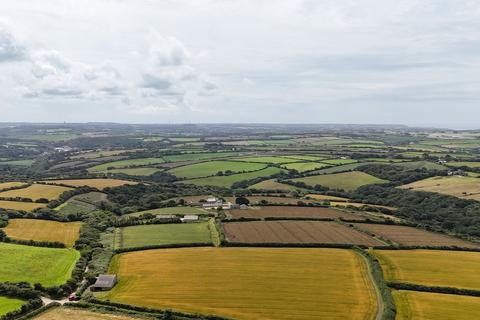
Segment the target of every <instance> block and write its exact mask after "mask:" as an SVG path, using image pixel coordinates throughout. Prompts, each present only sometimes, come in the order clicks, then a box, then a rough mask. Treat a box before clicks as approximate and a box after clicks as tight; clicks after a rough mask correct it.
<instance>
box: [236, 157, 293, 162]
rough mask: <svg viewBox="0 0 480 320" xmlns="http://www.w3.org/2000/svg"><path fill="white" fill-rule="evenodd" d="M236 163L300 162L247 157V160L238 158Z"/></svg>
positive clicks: (279, 158)
mask: <svg viewBox="0 0 480 320" xmlns="http://www.w3.org/2000/svg"><path fill="white" fill-rule="evenodd" d="M235 160H236V161H245V162H258V163H289V162H298V161H299V160H297V159H289V158H282V157H246V158H236V159H235Z"/></svg>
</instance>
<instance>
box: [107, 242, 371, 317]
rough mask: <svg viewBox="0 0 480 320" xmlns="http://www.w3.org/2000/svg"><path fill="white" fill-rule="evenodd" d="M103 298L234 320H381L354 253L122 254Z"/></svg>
mask: <svg viewBox="0 0 480 320" xmlns="http://www.w3.org/2000/svg"><path fill="white" fill-rule="evenodd" d="M109 272H110V273H115V274H118V276H119V283H118V284H117V285H116V286H115V287H114V288H113V290H111V291H110V292H106V293H101V294H100V298H101V299H109V300H110V301H114V302H120V303H126V304H132V305H138V306H145V307H151V308H156V309H172V310H178V311H183V312H188V313H200V314H213V315H219V316H224V317H228V318H229V319H240V320H244V319H245V320H246V319H250V320H253V319H277V320H287V319H288V320H300V319H303V320H305V319H312V320H313V319H362V320H367V319H374V318H375V313H376V309H377V306H376V297H375V293H374V289H373V286H372V283H371V281H370V279H369V277H368V275H367V267H366V265H365V262H364V260H363V259H362V258H361V257H360V256H358V255H357V254H355V253H354V252H353V251H351V250H339V249H301V248H182V249H168V250H165V249H160V250H146V251H136V252H129V253H125V254H120V255H116V256H115V257H114V258H113V260H112V262H111V265H110V269H109Z"/></svg>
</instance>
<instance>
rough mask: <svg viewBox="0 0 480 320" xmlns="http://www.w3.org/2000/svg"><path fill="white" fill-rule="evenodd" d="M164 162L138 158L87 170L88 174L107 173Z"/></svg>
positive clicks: (159, 159)
mask: <svg viewBox="0 0 480 320" xmlns="http://www.w3.org/2000/svg"><path fill="white" fill-rule="evenodd" d="M164 162H165V161H164V160H163V159H162V158H140V159H129V160H118V161H112V162H107V163H102V164H99V165H96V166H93V167H91V168H88V169H87V170H88V172H103V171H108V168H115V169H119V168H127V167H130V166H148V165H152V164H159V163H164Z"/></svg>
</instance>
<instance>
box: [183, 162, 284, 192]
mask: <svg viewBox="0 0 480 320" xmlns="http://www.w3.org/2000/svg"><path fill="white" fill-rule="evenodd" d="M280 172H282V169H279V168H274V167H268V168H265V169H263V170H259V171H254V172H247V173H238V174H232V175H229V176H214V177H208V178H200V179H190V180H184V181H182V183H186V184H194V185H197V186H217V187H225V188H229V187H231V186H232V184H234V183H235V182H240V181H244V180H250V179H255V178H259V177H268V176H271V175H274V174H277V173H280Z"/></svg>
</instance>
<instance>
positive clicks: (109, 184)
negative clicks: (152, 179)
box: [45, 179, 137, 190]
mask: <svg viewBox="0 0 480 320" xmlns="http://www.w3.org/2000/svg"><path fill="white" fill-rule="evenodd" d="M45 182H46V183H49V184H63V185H66V186H71V187H84V186H87V187H92V188H97V189H99V190H103V189H105V188H114V187H119V186H123V185H126V184H137V183H136V182H133V181H127V180H119V179H78V180H49V181H45Z"/></svg>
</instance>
